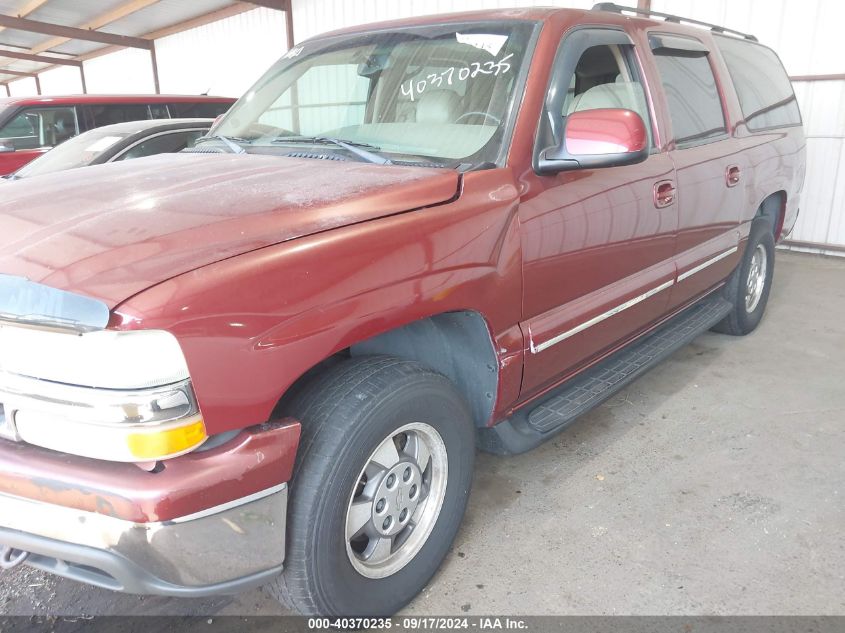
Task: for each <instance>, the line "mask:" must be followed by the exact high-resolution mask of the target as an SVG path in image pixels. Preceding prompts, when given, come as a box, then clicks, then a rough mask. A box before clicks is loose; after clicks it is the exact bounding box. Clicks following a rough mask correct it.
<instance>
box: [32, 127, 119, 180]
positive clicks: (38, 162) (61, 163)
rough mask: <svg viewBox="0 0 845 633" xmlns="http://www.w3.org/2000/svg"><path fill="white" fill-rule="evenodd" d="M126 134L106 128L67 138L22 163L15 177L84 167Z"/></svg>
mask: <svg viewBox="0 0 845 633" xmlns="http://www.w3.org/2000/svg"><path fill="white" fill-rule="evenodd" d="M127 136H129V134H128V133H125V132H113V131H109V130H108V129H97V130H91V131H90V132H85V133H84V134H80V135H79V136H75V137H74V138H71V139H68V140H67V141H65V142H64V143H62V144H61V145H57V146H56V147H54V148H53V149H51V150H50V151H49V152H47V153H46V154H44V155H42V156H39V157H38V158H36V159H35V160H34V161H32V162H31V163H29V164H27V165H24V166H23V167H21V168H20V169H19V170H18V171H17V172H15V178H30V177H32V176H40V175H42V174H49V173H52V172H54V171H64V170H65V169H74V168H76V167H84V166H85V165H88V164H89V163H90V162H91V161H92V160H94V159H95V158H97V157H98V156H99V155H100V154H102V153H103V152H104V151H106V150H107V149H109V148H110V147H112V146H113V145H114V144H115V143H117V142H118V141H121V140H122V139H124V138H125V137H127Z"/></svg>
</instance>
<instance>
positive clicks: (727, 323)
mask: <svg viewBox="0 0 845 633" xmlns="http://www.w3.org/2000/svg"><path fill="white" fill-rule="evenodd" d="M755 256H756V259H755ZM761 259H763V260H765V261H763V262H761V261H760V260H761ZM774 267H775V240H774V237H773V236H772V227H771V224H770V223H769V222H768V221H766V220H765V219H758V220H755V221H754V222H753V223H752V225H751V232H750V233H749V235H748V242H747V244H746V247H745V253H744V254H743V257H742V261H740V263H739V266H737V267H736V269H735V270H734V271H733V273H731V276H730V277H729V278H728V282H727V284H726V285H725V290H724V293H725V298H726V299H727V300H728V301H730V302H731V304H733V310H731V312H730V314H728V316H726V317H725V318H724V319H723V320H722V321H720V322H719V323H718V324H717V325H716V326H715V327H714V328H713V330H714V331H716V332H721V333H723V334H730V335H731V336H745V335H746V334H749V333H751V332H753V331H754V330H755V329H756V328H757V326H758V325H760V321H761V320H762V318H763V313H764V312H765V311H766V304H767V303H768V301H769V292H770V291H771V288H772V279H773V278H774ZM757 270H760V271H761V272H762V273H763V274H764V275H765V277H763V278H762V279H760V278H759V277H758V276H756V275H755V271H757ZM752 275H754V276H755V278H756V279H758V283H757V284H753V285H754V288H755V289H754V292H753V293H752V292H751V291H750V290H749V287H750V285H751V284H750V282H749V279H750V277H751V276H752Z"/></svg>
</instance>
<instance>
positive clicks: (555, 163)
mask: <svg viewBox="0 0 845 633" xmlns="http://www.w3.org/2000/svg"><path fill="white" fill-rule="evenodd" d="M648 152H649V143H648V129H647V128H646V125H645V122H644V121H643V120H642V117H640V115H639V114H637V113H636V112H633V111H632V110H623V109H615V108H614V109H610V108H607V109H604V108H602V109H598V110H582V111H580V112H573V113H572V114H570V115H569V116H568V117H566V124H565V126H564V128H563V142H562V143H561V146H560V147H553V148H550V149H547V150H545V151H544V152H543V153H542V154H541V155H540V158H539V160H538V165H537V167H538V169H537V171H538V173H540V174H554V173H557V172H561V171H566V170H569V169H597V168H600V167H617V166H619V165H633V164H634V163H641V162H642V161H644V160H645V159H646V158H648Z"/></svg>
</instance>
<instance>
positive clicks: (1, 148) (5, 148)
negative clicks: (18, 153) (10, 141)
mask: <svg viewBox="0 0 845 633" xmlns="http://www.w3.org/2000/svg"><path fill="white" fill-rule="evenodd" d="M14 151H15V146H14V145H6V144H5V143H3V142H2V141H0V154H8V153H10V152H14Z"/></svg>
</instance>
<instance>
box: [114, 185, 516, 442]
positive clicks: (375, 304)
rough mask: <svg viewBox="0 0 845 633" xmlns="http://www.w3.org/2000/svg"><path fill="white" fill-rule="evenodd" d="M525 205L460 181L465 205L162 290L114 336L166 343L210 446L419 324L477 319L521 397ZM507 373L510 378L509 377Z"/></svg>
mask: <svg viewBox="0 0 845 633" xmlns="http://www.w3.org/2000/svg"><path fill="white" fill-rule="evenodd" d="M517 204H518V194H517V188H516V186H515V185H514V180H513V176H512V174H511V172H510V171H509V170H506V169H497V170H489V171H483V172H477V173H471V174H468V175H466V176H465V178H464V184H463V191H462V192H461V195H460V196H459V197H458V199H457V200H455V201H453V202H451V203H448V204H444V205H440V206H435V207H430V208H426V209H420V210H416V211H411V212H408V213H404V214H399V215H395V216H391V217H387V218H383V219H379V220H373V221H370V222H363V223H360V224H356V225H353V226H346V227H343V228H339V229H334V230H331V231H327V232H324V233H320V234H317V235H312V236H309V237H306V238H302V239H298V240H294V241H291V242H287V243H284V244H280V245H277V246H273V247H268V248H264V249H260V250H257V251H253V252H251V253H247V254H244V255H240V256H238V257H234V258H231V259H228V260H225V261H222V262H218V263H215V264H212V265H209V266H206V267H204V268H201V269H199V270H195V271H193V272H190V273H186V274H184V275H180V276H178V277H175V278H173V279H171V280H169V281H166V282H163V283H161V284H159V285H157V286H154V287H152V288H150V289H148V290H146V291H144V292H142V293H140V294H139V295H136V296H135V297H133V298H131V299H129V300H128V301H126V302H125V303H123V304H121V305H119V306H117V307H116V308H115V310H114V316H115V318H114V319H113V323H112V327H117V328H120V329H141V328H157V329H166V330H169V331H170V332H172V333H173V334H174V335H175V336H176V337H177V339H178V340H179V342H180V344H181V346H182V349H183V351H184V353H185V356H186V358H187V361H188V367H189V370H190V372H191V377H192V380H193V383H194V388H195V390H196V393H197V397H198V400H199V403H200V406H201V408H202V412H203V417H204V419H205V422H206V426H207V427H208V430H209V432H210V433H220V432H224V431H228V430H232V429H236V428H243V427H245V426H249V425H251V424H256V423H260V422H263V421H265V420H267V419H268V418H269V417H270V414H271V412H272V410H273V408H274V407H275V406H276V404H277V402H278V400H279V398H280V397H281V396H282V395H283V393H284V392H285V390H286V389H287V388H288V387H289V386H290V385H291V384H292V383H293V382H294V381H296V379H297V378H299V377H300V376H301V375H302V374H303V373H305V372H306V371H307V370H308V369H310V368H311V367H313V366H314V365H316V364H317V363H319V362H320V361H322V360H324V359H325V358H327V357H328V356H330V355H332V354H334V353H336V352H338V351H340V350H343V349H345V348H348V347H350V346H351V345H353V344H355V343H358V342H361V341H364V340H366V339H369V338H371V337H373V336H376V335H378V334H381V333H384V332H387V331H389V330H392V329H395V328H398V327H401V326H403V325H406V324H408V323H410V322H413V321H416V320H418V319H421V318H425V317H428V316H432V315H435V314H441V313H444V312H449V311H456V310H473V311H476V312H478V313H480V314H481V315H482V316H483V317H484V318H485V320H486V321H487V323H488V324H489V326H490V329H491V331H492V333H493V337H494V341H495V342H496V349H497V353H498V354H499V357H500V366H501V367H502V369H503V371H502V372H501V373H500V385H499V397H498V398H497V400H498V401H501V402H503V403H507V401H508V400H511V401H512V400H513V399H515V398H516V395H517V394H518V390H519V380H520V379H521V371H522V368H521V360H520V362H519V363H514V362H513V357H514V355H515V354H516V355H519V354H521V353H522V341H521V340H515V337H514V336H513V328H514V327H515V326H516V325H517V324H518V322H519V320H520V317H521V300H520V297H521V296H522V275H521V262H522V257H521V251H520V239H519V233H518V217H517V213H516V210H517ZM505 369H506V371H504V370H505Z"/></svg>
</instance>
